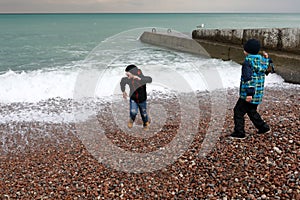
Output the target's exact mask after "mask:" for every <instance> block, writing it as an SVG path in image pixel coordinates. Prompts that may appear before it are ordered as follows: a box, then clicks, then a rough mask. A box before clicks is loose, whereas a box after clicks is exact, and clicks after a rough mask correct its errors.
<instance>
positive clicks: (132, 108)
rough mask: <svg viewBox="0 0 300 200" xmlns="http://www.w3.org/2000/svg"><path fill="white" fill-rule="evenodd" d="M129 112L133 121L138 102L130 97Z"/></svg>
mask: <svg viewBox="0 0 300 200" xmlns="http://www.w3.org/2000/svg"><path fill="white" fill-rule="evenodd" d="M129 113H130V119H131V120H132V121H134V120H135V117H136V115H137V113H138V104H137V103H136V102H135V101H134V100H132V99H130V100H129Z"/></svg>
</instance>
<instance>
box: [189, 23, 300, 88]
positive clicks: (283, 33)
mask: <svg viewBox="0 0 300 200" xmlns="http://www.w3.org/2000/svg"><path fill="white" fill-rule="evenodd" d="M192 37H193V39H194V40H196V41H197V42H198V43H199V44H201V45H202V46H203V47H204V48H205V50H206V51H207V52H208V53H209V54H210V56H211V57H213V58H221V59H223V60H233V61H235V62H238V63H242V62H243V60H244V57H245V56H244V54H243V44H244V43H245V42H246V41H247V40H248V39H250V38H255V39H258V40H259V41H260V43H261V46H262V49H261V50H265V51H267V52H268V53H269V55H270V57H271V58H272V59H273V61H274V65H275V70H276V73H278V74H279V75H281V76H282V77H283V79H284V80H285V81H286V82H290V83H297V84H300V28H282V29H280V28H269V29H267V28H266V29H198V30H194V31H193V33H192Z"/></svg>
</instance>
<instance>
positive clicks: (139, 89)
mask: <svg viewBox="0 0 300 200" xmlns="http://www.w3.org/2000/svg"><path fill="white" fill-rule="evenodd" d="M132 74H133V75H136V76H138V77H140V78H141V80H136V79H129V78H128V77H123V78H122V79H121V82H120V86H121V91H122V92H124V91H125V86H126V84H128V85H129V89H130V93H129V96H130V99H132V100H134V101H135V102H136V103H142V102H144V101H145V100H147V90H146V84H147V83H151V82H152V78H151V77H150V76H144V75H143V73H142V71H141V70H140V69H138V70H136V72H134V73H132Z"/></svg>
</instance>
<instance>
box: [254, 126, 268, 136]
mask: <svg viewBox="0 0 300 200" xmlns="http://www.w3.org/2000/svg"><path fill="white" fill-rule="evenodd" d="M270 132H271V129H270V127H269V126H264V127H262V128H261V129H259V130H258V132H257V133H258V134H264V133H270Z"/></svg>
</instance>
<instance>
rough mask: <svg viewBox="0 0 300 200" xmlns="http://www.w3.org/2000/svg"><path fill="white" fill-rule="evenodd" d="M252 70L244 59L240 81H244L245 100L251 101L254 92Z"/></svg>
mask: <svg viewBox="0 0 300 200" xmlns="http://www.w3.org/2000/svg"><path fill="white" fill-rule="evenodd" d="M252 76H253V71H252V67H251V64H250V63H249V61H244V63H243V65H242V81H243V82H244V86H245V90H246V93H247V97H246V101H247V102H251V100H252V97H253V95H254V94H255V85H253V81H252Z"/></svg>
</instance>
